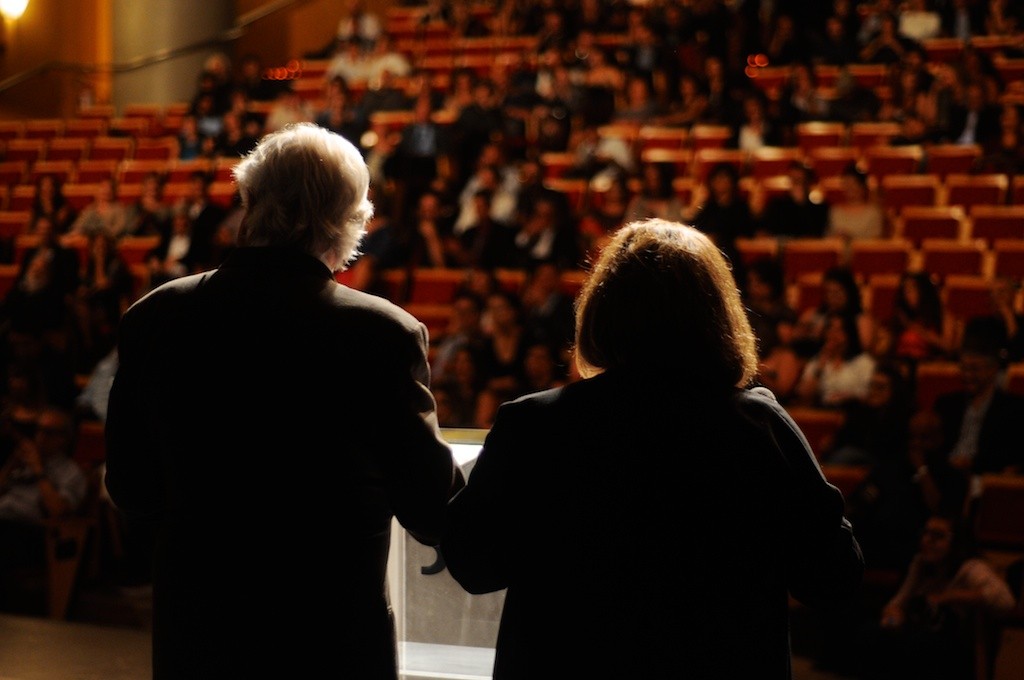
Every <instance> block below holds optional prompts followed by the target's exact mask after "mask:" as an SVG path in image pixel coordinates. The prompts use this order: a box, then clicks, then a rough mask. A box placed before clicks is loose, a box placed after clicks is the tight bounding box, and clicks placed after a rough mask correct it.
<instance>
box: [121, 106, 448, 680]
mask: <svg viewBox="0 0 1024 680" xmlns="http://www.w3.org/2000/svg"><path fill="white" fill-rule="evenodd" d="M234 176H235V179H236V182H237V184H238V188H239V191H240V194H241V196H242V201H243V205H244V206H245V209H246V218H245V219H244V220H243V221H242V227H241V231H240V234H239V245H238V247H237V248H235V249H234V250H232V251H231V253H230V254H229V255H228V257H227V259H226V260H225V261H224V263H223V264H222V265H221V266H220V267H219V268H217V269H215V270H208V271H204V272H201V273H199V274H196V275H194V276H187V277H183V278H179V279H176V280H174V281H171V282H169V283H167V284H166V285H164V286H162V287H160V288H158V289H156V290H154V291H152V292H151V293H149V294H148V295H147V296H145V297H144V298H142V299H141V300H139V301H138V302H136V303H135V304H134V305H133V306H132V307H131V308H129V310H128V311H127V312H126V313H125V315H124V318H123V320H122V323H121V327H120V337H119V346H118V367H117V373H116V375H115V377H114V383H113V387H112V389H111V391H110V399H109V403H108V410H107V421H106V452H107V467H106V488H107V491H108V492H109V495H110V498H111V500H112V501H113V503H114V504H115V506H116V507H117V508H118V509H119V510H120V511H122V512H123V513H125V514H126V515H127V516H130V517H133V518H136V519H138V520H139V521H146V522H149V523H151V524H152V525H153V526H154V527H155V531H156V534H155V535H156V543H157V545H156V548H155V550H154V568H153V625H152V640H153V644H152V650H153V651H152V655H153V656H152V663H153V676H152V677H153V678H154V680H165V679H169V678H200V677H206V678H214V677H257V676H267V675H269V676H273V675H278V676H282V677H283V676H286V675H287V676H292V675H300V676H316V675H322V674H323V670H324V668H327V667H329V666H331V665H333V664H336V663H337V661H338V659H343V660H344V661H343V663H344V667H345V673H346V674H349V675H350V676H351V677H354V678H366V679H372V680H397V679H398V662H397V649H396V631H395V623H394V620H393V615H392V612H391V608H390V606H389V602H388V597H389V596H388V591H389V586H388V577H387V569H386V565H387V562H388V553H389V546H390V541H391V527H392V523H393V521H394V520H397V521H398V522H399V523H400V524H401V526H402V527H404V528H405V529H407V530H408V531H409V533H410V535H411V536H412V537H413V538H415V539H416V540H418V541H420V542H422V543H424V544H427V545H431V544H436V542H437V541H438V540H439V538H440V534H441V530H442V527H443V522H444V508H445V503H446V501H447V500H448V499H449V497H450V496H451V495H452V493H453V492H454V491H456V490H457V489H459V488H461V486H462V484H463V479H464V477H463V475H462V473H461V471H460V469H459V468H458V466H457V464H456V462H455V460H454V458H453V456H452V451H451V449H450V447H449V446H448V444H447V443H446V442H445V441H444V440H443V439H442V437H441V432H440V429H439V427H438V424H437V419H436V415H435V409H434V400H433V398H432V396H431V394H430V385H429V382H430V370H429V366H428V363H427V348H428V337H427V331H426V327H425V326H424V325H423V324H422V323H421V322H419V321H418V320H417V319H416V318H414V317H413V316H412V315H411V314H409V313H407V312H405V311H403V310H402V309H400V308H399V307H397V306H396V305H394V304H393V303H391V302H389V301H387V300H385V299H383V298H380V297H376V296H373V295H369V294H367V293H364V292H361V291H357V290H354V289H351V288H348V287H346V286H343V285H341V284H339V283H338V282H337V281H336V279H335V272H337V271H339V270H341V269H343V268H345V267H346V266H347V265H348V264H349V263H350V262H351V261H352V259H353V257H354V255H355V252H356V249H357V247H358V244H359V240H360V237H361V234H362V232H363V229H364V225H365V224H366V221H367V220H368V219H369V218H370V216H371V214H372V210H373V206H372V204H371V203H370V202H369V200H368V199H367V192H368V187H369V172H368V170H367V168H366V165H365V162H364V161H363V159H362V156H361V155H360V153H359V150H358V149H357V148H356V147H355V146H354V145H352V144H351V143H350V142H348V141H346V140H345V139H344V138H342V137H340V136H338V135H336V134H334V133H331V132H329V131H327V130H324V129H323V128H320V127H319V126H316V125H315V124H312V123H301V124H296V125H291V126H286V127H285V128H282V130H280V131H278V132H275V133H271V134H269V135H267V136H265V137H264V138H263V139H262V141H261V143H260V146H258V147H257V148H256V150H255V151H254V152H253V154H251V155H250V156H248V157H247V158H246V159H244V160H242V161H241V162H240V163H239V164H238V165H237V166H235V168H234ZM314 603H315V604H317V605H323V606H327V607H329V608H331V609H332V610H333V611H335V612H337V613H338V615H339V618H337V620H336V621H335V622H334V624H333V625H331V626H330V627H328V628H321V627H319V626H308V625H301V624H299V623H298V622H301V621H306V620H308V614H309V608H310V606H311V605H312V604H314ZM254 650H259V653H254Z"/></svg>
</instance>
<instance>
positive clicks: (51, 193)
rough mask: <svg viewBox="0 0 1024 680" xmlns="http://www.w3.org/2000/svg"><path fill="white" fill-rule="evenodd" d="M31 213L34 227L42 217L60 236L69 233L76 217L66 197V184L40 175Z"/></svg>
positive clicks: (52, 176)
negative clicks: (47, 220)
mask: <svg viewBox="0 0 1024 680" xmlns="http://www.w3.org/2000/svg"><path fill="white" fill-rule="evenodd" d="M30 213H31V215H30V216H29V223H30V224H33V225H34V224H35V222H36V220H38V219H39V218H40V217H46V218H48V219H49V220H50V222H51V223H52V224H53V228H54V229H55V230H56V232H57V233H58V234H63V233H64V232H66V231H68V229H69V228H70V227H71V224H72V223H73V222H74V221H75V217H76V214H75V210H74V208H73V207H72V206H71V204H70V203H69V202H68V199H67V197H66V196H65V195H64V183H63V182H61V181H60V179H59V178H57V177H56V176H54V175H48V174H47V175H40V176H39V179H37V180H36V191H35V195H34V196H33V197H32V208H31V209H30Z"/></svg>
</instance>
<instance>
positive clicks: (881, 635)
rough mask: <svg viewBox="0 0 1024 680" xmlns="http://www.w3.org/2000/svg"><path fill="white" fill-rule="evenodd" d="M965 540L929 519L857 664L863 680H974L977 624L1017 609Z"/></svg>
mask: <svg viewBox="0 0 1024 680" xmlns="http://www.w3.org/2000/svg"><path fill="white" fill-rule="evenodd" d="M968 532H969V529H968V528H967V527H965V526H963V524H962V523H961V522H960V521H959V520H958V518H957V517H956V516H955V515H954V516H949V515H944V514H937V515H932V516H931V517H929V518H928V520H927V522H926V523H925V525H924V527H923V529H922V531H921V538H920V542H919V544H918V551H917V554H915V555H914V557H913V559H912V560H911V562H910V565H909V567H908V568H907V573H906V576H905V577H904V579H903V582H902V583H901V584H900V588H899V590H898V591H897V592H896V594H895V595H894V596H893V597H892V599H891V600H889V602H888V603H886V605H885V607H884V608H883V609H882V614H881V616H880V620H879V622H878V630H877V637H874V636H872V637H874V642H875V644H874V645H870V644H869V646H868V648H867V649H865V650H864V652H865V653H864V654H863V655H861V656H860V659H861V660H862V661H864V662H867V663H865V668H864V669H863V673H864V674H865V675H863V676H862V677H866V678H869V679H872V680H873V679H875V678H878V679H879V680H881V679H890V678H891V679H895V678H907V677H922V678H942V679H948V680H954V679H956V680H959V679H960V678H969V677H974V674H975V669H976V660H975V654H976V651H977V646H976V644H975V642H976V639H977V638H976V635H977V620H976V616H977V615H978V614H981V615H983V616H985V617H987V618H989V619H990V620H992V619H993V618H998V617H999V616H1001V615H1003V614H1005V613H1007V612H1009V611H1010V610H1012V609H1013V607H1014V604H1015V603H1014V597H1013V594H1012V592H1011V591H1010V588H1009V586H1008V585H1007V584H1006V581H1005V580H1004V579H1003V578H1002V577H1001V576H1000V575H999V574H998V573H997V572H996V571H995V569H994V567H993V566H992V565H991V564H990V563H989V562H988V561H986V560H985V559H984V558H982V557H980V556H978V555H977V554H975V553H974V552H973V551H972V550H971V549H970V548H969V547H968V540H967V536H966V534H967V533H968ZM869 640H870V638H869Z"/></svg>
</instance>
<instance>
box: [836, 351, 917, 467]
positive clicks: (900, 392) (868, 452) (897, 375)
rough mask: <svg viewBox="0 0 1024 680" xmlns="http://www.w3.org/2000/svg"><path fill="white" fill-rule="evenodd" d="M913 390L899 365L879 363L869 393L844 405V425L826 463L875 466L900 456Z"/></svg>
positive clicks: (904, 439)
mask: <svg viewBox="0 0 1024 680" xmlns="http://www.w3.org/2000/svg"><path fill="white" fill-rule="evenodd" d="M913 397H914V394H913V390H912V387H911V383H910V380H909V377H908V375H907V373H906V372H905V370H904V368H903V366H901V365H900V364H899V363H896V362H893V361H888V362H881V363H876V364H875V368H874V371H873V372H872V374H871V378H870V379H869V381H868V390H867V392H866V393H865V394H864V395H863V396H862V397H856V398H853V399H850V400H848V401H846V403H844V404H843V406H842V411H843V423H842V425H840V427H839V429H838V430H837V431H836V434H835V437H834V438H833V440H832V445H831V447H830V448H829V449H828V450H827V451H824V452H823V453H822V462H824V463H829V464H832V465H875V464H877V463H879V462H881V461H886V460H891V459H894V458H896V457H897V455H898V452H899V451H900V450H901V449H902V447H903V446H904V444H905V442H906V439H907V423H908V422H909V420H910V415H911V413H912V411H913V405H914V402H913Z"/></svg>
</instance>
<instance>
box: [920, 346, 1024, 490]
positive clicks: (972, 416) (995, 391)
mask: <svg viewBox="0 0 1024 680" xmlns="http://www.w3.org/2000/svg"><path fill="white" fill-rule="evenodd" d="M1002 355H1003V348H1002V343H1001V342H1000V338H999V337H998V335H997V334H993V333H985V332H975V333H972V334H970V335H965V337H964V340H963V343H962V345H961V348H960V372H961V376H962V379H963V387H962V388H961V389H959V390H957V391H954V392H950V393H946V394H942V395H939V396H938V397H937V398H936V400H935V406H934V409H935V412H936V413H937V414H938V415H939V418H940V419H941V421H942V424H943V428H944V434H945V443H946V447H947V450H948V452H949V460H950V463H951V464H952V465H953V466H954V467H957V468H959V469H961V470H964V471H965V473H969V474H972V475H980V474H985V473H1013V474H1020V473H1024V448H1022V447H1021V445H1020V437H1019V432H1020V424H1021V423H1022V422H1024V397H1021V396H1019V395H1016V394H1012V393H1010V392H1007V391H1006V390H1005V389H1004V388H1003V387H1002V385H1001V383H1000V380H999V377H1000V374H1001V370H1002V366H1003V364H1002Z"/></svg>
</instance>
